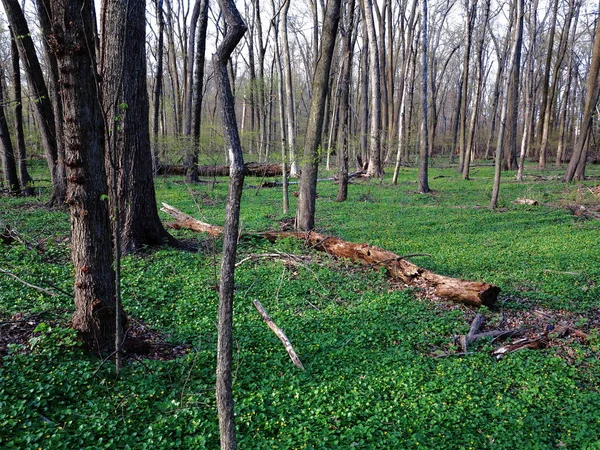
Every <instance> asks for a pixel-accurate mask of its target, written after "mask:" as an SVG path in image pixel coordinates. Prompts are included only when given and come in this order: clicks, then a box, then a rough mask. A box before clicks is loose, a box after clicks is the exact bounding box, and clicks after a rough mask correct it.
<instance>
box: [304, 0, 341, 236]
mask: <svg viewBox="0 0 600 450" xmlns="http://www.w3.org/2000/svg"><path fill="white" fill-rule="evenodd" d="M340 6H341V0H328V2H327V9H326V11H325V18H324V21H323V33H322V42H321V45H320V46H319V48H320V51H321V54H320V55H319V58H318V61H317V65H316V67H315V74H314V77H313V87H312V93H313V96H312V99H311V103H310V112H309V116H308V127H307V130H306V139H305V141H304V164H303V167H302V175H301V176H300V189H299V198H298V206H297V211H296V226H297V227H298V228H299V229H301V230H304V231H308V230H312V229H313V228H314V227H315V202H316V198H317V172H318V168H319V158H318V149H319V145H320V144H321V135H322V131H323V116H324V114H325V101H326V99H327V91H328V90H329V73H330V69H331V60H332V58H333V50H334V47H335V39H336V36H337V28H338V23H339V19H340Z"/></svg>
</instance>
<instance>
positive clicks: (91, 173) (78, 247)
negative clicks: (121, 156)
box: [50, 0, 124, 351]
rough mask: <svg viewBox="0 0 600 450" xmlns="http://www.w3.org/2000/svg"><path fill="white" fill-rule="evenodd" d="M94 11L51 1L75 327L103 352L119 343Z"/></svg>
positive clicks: (77, 2) (78, 0) (81, 5)
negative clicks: (116, 338)
mask: <svg viewBox="0 0 600 450" xmlns="http://www.w3.org/2000/svg"><path fill="white" fill-rule="evenodd" d="M92 7H93V5H92V4H91V3H90V2H87V1H82V0H73V1H71V2H67V3H64V2H61V1H58V0H52V1H51V2H50V8H51V17H52V20H53V23H52V24H53V26H52V34H53V36H54V39H52V43H53V44H52V50H53V51H54V52H55V54H56V57H57V61H58V68H59V71H60V75H61V80H62V86H63V88H62V89H61V96H62V103H63V115H64V123H65V129H64V131H65V143H66V146H65V150H66V152H65V158H66V166H67V170H68V173H67V179H68V187H67V203H68V204H69V206H70V210H71V254H72V259H73V266H74V274H75V290H74V292H75V308H76V309H75V314H74V315H73V328H75V329H76V330H77V331H79V333H80V336H81V337H82V339H83V342H84V344H85V345H86V346H87V347H89V348H92V349H95V350H98V351H103V350H106V349H109V348H111V347H112V344H113V342H114V338H115V330H116V308H115V300H114V299H115V272H114V270H113V267H112V262H113V261H112V257H111V233H110V220H109V214H108V202H107V201H106V193H107V192H108V191H107V189H108V187H107V184H106V174H105V169H104V129H105V128H104V121H103V118H102V111H101V106H100V102H99V92H98V87H97V84H96V77H97V74H96V71H95V69H94V68H95V67H96V61H95V49H94V46H91V47H90V46H88V45H87V43H89V42H93V40H94V33H93V21H94V18H93V15H92ZM119 314H120V315H121V314H123V312H122V310H119ZM123 326H124V323H123Z"/></svg>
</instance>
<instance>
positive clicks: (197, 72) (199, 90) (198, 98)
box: [185, 0, 208, 183]
mask: <svg viewBox="0 0 600 450" xmlns="http://www.w3.org/2000/svg"><path fill="white" fill-rule="evenodd" d="M207 27H208V0H201V3H200V17H199V21H198V31H197V36H196V47H197V48H196V53H195V61H194V64H195V66H196V67H195V69H194V82H193V86H192V111H191V116H192V117H191V119H192V148H191V151H189V152H188V154H187V155H186V163H185V179H186V181H187V182H188V183H196V182H198V169H197V167H198V155H199V153H200V131H201V124H202V100H203V94H204V92H203V91H204V61H205V58H206V56H205V55H206V30H207Z"/></svg>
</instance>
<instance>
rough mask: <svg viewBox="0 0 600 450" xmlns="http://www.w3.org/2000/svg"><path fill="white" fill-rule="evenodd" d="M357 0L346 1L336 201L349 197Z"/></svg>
mask: <svg viewBox="0 0 600 450" xmlns="http://www.w3.org/2000/svg"><path fill="white" fill-rule="evenodd" d="M355 6H356V1H355V0H350V1H349V2H347V3H345V17H346V18H347V19H346V21H345V23H344V30H343V33H342V36H343V41H342V58H343V62H342V72H341V73H342V77H341V79H340V84H339V92H338V95H339V98H340V122H341V123H340V128H339V134H338V152H337V158H338V193H337V197H336V199H335V201H336V202H344V201H346V199H347V198H348V159H349V158H348V134H349V133H350V83H351V77H352V44H353V39H352V29H353V27H354V10H355Z"/></svg>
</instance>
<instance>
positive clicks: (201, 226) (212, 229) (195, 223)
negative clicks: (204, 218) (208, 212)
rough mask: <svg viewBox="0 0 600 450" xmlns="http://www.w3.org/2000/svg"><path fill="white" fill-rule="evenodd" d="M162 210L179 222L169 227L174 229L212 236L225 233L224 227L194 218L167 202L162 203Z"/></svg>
mask: <svg viewBox="0 0 600 450" xmlns="http://www.w3.org/2000/svg"><path fill="white" fill-rule="evenodd" d="M162 205H163V206H162V208H160V210H161V211H163V212H166V213H167V214H169V215H170V216H171V217H173V218H174V219H175V220H176V221H177V222H175V223H173V224H170V225H169V228H173V229H176V230H177V229H187V230H192V231H197V232H198V233H208V234H210V235H211V236H214V237H217V236H220V235H222V234H223V227H219V226H217V225H209V224H207V223H204V222H200V221H199V220H196V219H194V218H193V217H192V216H190V215H188V214H186V213H184V212H181V211H179V210H178V209H176V208H173V207H172V206H170V205H167V204H166V203H163V204H162Z"/></svg>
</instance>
